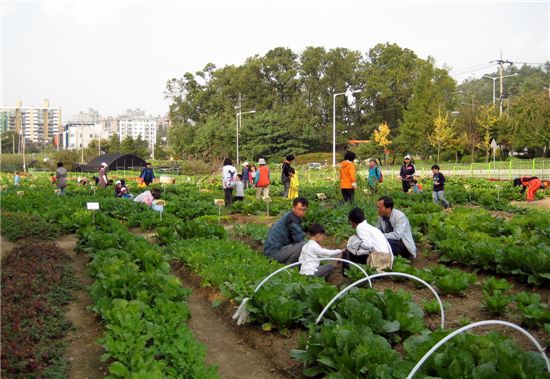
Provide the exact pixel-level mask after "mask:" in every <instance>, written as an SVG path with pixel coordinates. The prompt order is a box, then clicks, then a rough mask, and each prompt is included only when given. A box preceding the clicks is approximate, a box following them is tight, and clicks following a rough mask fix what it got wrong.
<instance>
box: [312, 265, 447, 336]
mask: <svg viewBox="0 0 550 379" xmlns="http://www.w3.org/2000/svg"><path fill="white" fill-rule="evenodd" d="M384 276H402V277H405V278H409V279H413V280H416V281H418V282H420V283H422V284H424V285H425V286H426V287H428V289H429V290H430V291H432V293H433V294H434V296H435V298H436V299H437V302H438V303H439V309H440V310H441V329H444V328H445V310H444V308H443V303H442V302H441V299H440V298H439V295H438V294H437V292H436V291H435V290H434V289H433V287H432V286H430V285H429V284H428V283H426V282H425V281H424V280H422V279H420V278H418V277H416V276H414V275H410V274H405V273H402V272H381V273H379V274H374V275H372V276H370V277H367V278H362V279H359V280H358V281H356V282H353V283H351V284H350V285H349V286H347V287H346V288H344V289H343V290H341V291H340V292H338V293H337V294H336V296H334V297H333V298H332V299H331V300H330V301H329V303H328V304H327V305H326V307H325V308H324V309H323V311H322V312H321V313H320V314H319V316H318V317H317V319H316V320H315V324H318V323H319V321H321V319H322V318H323V316H324V314H325V313H326V312H327V311H328V309H329V308H330V306H331V305H332V304H333V303H334V302H335V301H336V300H338V299H339V298H340V297H342V296H343V295H344V294H346V292H348V291H349V290H350V289H351V288H353V287H355V286H357V285H359V284H361V283H363V282H365V280H367V279H368V280H369V284H370V286H371V287H372V282H371V281H370V279H376V278H381V277H384Z"/></svg>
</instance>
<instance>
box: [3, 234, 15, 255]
mask: <svg viewBox="0 0 550 379" xmlns="http://www.w3.org/2000/svg"><path fill="white" fill-rule="evenodd" d="M14 247H15V243H14V242H10V241H8V240H7V239H5V238H4V237H2V236H0V260H4V257H6V256H7V255H8V254H9V253H10V252H11V251H12V250H13V248H14Z"/></svg>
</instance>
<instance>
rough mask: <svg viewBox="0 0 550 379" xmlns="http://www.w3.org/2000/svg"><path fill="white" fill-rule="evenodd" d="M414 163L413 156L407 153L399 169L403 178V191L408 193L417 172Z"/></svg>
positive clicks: (400, 177) (400, 176)
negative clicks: (412, 161)
mask: <svg viewBox="0 0 550 379" xmlns="http://www.w3.org/2000/svg"><path fill="white" fill-rule="evenodd" d="M415 171H416V170H415V168H414V165H413V164H412V163H411V156H410V155H405V158H404V160H403V165H402V166H401V170H400V171H399V179H401V185H402V187H403V192H405V193H408V192H409V189H410V188H411V183H412V181H413V179H414V178H413V175H414V173H415Z"/></svg>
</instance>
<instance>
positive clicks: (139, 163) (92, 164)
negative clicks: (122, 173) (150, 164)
mask: <svg viewBox="0 0 550 379" xmlns="http://www.w3.org/2000/svg"><path fill="white" fill-rule="evenodd" d="M103 162H105V163H107V166H109V171H115V170H141V169H142V168H143V167H145V165H146V164H147V162H145V161H144V160H143V159H141V158H140V157H138V156H137V155H134V154H103V155H99V156H97V157H95V158H94V159H92V160H91V161H89V162H88V164H85V165H82V171H85V172H98V171H99V167H100V165H101V163H103Z"/></svg>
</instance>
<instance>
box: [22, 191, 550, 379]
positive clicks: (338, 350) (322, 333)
mask: <svg viewBox="0 0 550 379" xmlns="http://www.w3.org/2000/svg"><path fill="white" fill-rule="evenodd" d="M188 190H189V188H175V189H173V190H168V191H167V192H168V193H167V194H166V195H167V196H166V197H167V198H168V199H169V204H172V206H173V207H174V210H182V208H183V210H182V212H187V213H188V215H182V214H181V213H180V214H179V215H178V216H176V215H175V213H176V212H175V211H174V212H171V211H170V208H169V207H167V211H168V214H167V215H166V216H165V217H164V218H163V220H160V218H158V215H156V214H153V213H151V212H150V211H149V210H148V209H145V208H142V207H139V206H137V205H136V204H133V203H131V202H124V201H123V200H120V199H108V198H104V199H102V201H101V203H102V209H103V210H102V212H103V214H104V215H108V216H112V217H115V218H117V219H124V220H125V222H126V223H127V224H128V225H136V226H137V225H139V226H142V227H144V228H154V227H156V228H157V231H158V234H159V238H160V239H161V240H162V241H163V242H164V243H165V244H167V245H168V246H167V251H168V252H169V253H170V254H171V255H173V256H174V257H176V258H178V259H180V260H182V261H183V262H185V263H186V264H188V265H190V267H192V268H193V269H194V270H195V271H196V272H197V273H198V274H199V275H201V277H202V278H203V279H204V281H205V282H206V283H210V284H211V285H215V286H217V287H218V288H220V290H221V291H222V293H223V294H224V295H226V297H228V298H234V299H236V300H237V301H240V300H241V299H242V298H243V297H245V296H250V295H251V294H252V290H253V288H254V286H255V285H256V284H257V283H258V282H259V281H260V280H261V279H263V278H264V277H265V276H266V275H268V274H269V273H271V272H272V271H273V270H275V269H276V268H278V267H280V265H278V264H275V263H273V262H270V261H268V260H266V259H265V258H264V257H262V256H260V255H258V254H257V253H256V252H255V251H253V250H251V249H250V248H248V247H246V246H244V245H242V244H240V243H237V242H234V241H229V240H227V239H226V236H225V232H224V231H223V229H222V228H220V227H217V226H215V225H211V224H210V223H208V222H206V221H205V219H208V218H213V217H215V215H216V212H217V209H216V208H215V207H213V206H212V205H211V204H212V202H211V198H212V197H211V195H210V196H209V195H208V194H188V193H189V191H188ZM172 196H173V198H171V197H172ZM36 197H37V198H38V197H39V196H38V195H36ZM11 200H14V201H16V199H15V198H13V199H11ZM26 200H27V201H26V202H25V203H26V204H27V205H28V204H29V203H31V201H28V200H29V198H27V199H26ZM35 200H37V199H35ZM40 200H42V202H43V201H44V200H45V198H44V197H42V199H40ZM63 201H64V203H65V204H64V206H63V207H61V208H64V212H61V213H65V214H66V215H68V216H69V217H68V219H64V218H63V217H61V218H59V217H60V216H62V214H61V213H59V214H56V215H49V216H50V217H52V216H53V219H57V220H61V224H62V226H63V227H64V228H69V229H70V228H71V225H72V226H73V227H74V225H76V226H78V225H80V223H79V222H78V221H79V220H80V221H86V222H83V223H82V224H84V225H85V224H90V223H91V221H90V216H89V214H86V212H84V213H81V212H80V211H78V210H77V209H80V208H81V207H82V205H83V204H82V199H77V198H72V199H71V198H70V197H66V198H65V199H63ZM37 202H40V201H37ZM69 202H75V204H76V203H78V207H75V209H74V210H75V212H74V213H73V214H72V215H71V212H70V207H69V208H67V207H66V206H65V205H67V203H69ZM201 203H202V204H203V205H204V208H205V209H206V211H204V210H202V211H200V212H195V213H194V214H192V215H191V214H190V213H191V212H192V211H191V210H192V209H196V208H194V206H195V205H197V204H201ZM207 203H209V204H207ZM20 205H21V208H28V207H27V206H26V205H23V204H20ZM260 205H261V204H259V205H258V208H260ZM285 205H286V206H287V207H288V203H286V204H285ZM314 207H319V208H323V209H324V212H319V214H325V213H329V211H330V205H329V204H315V203H314V204H313V205H312V208H314ZM30 208H31V209H32V206H31V207H30ZM341 208H342V207H341ZM190 209H191V210H190ZM339 210H340V211H341V209H339ZM199 213H201V214H199ZM312 213H313V214H314V212H312ZM433 213H434V214H435V213H436V212H433ZM43 216H47V215H45V214H43ZM98 216H99V215H98ZM197 216H199V217H200V218H202V220H201V219H198V220H197V219H193V218H196V217H197ZM434 217H435V216H434ZM182 218H183V219H182ZM100 221H101V222H100ZM107 221H108V222H107ZM96 223H97V225H89V226H88V227H85V228H82V229H81V233H83V234H82V236H83V239H82V244H81V245H82V246H81V247H82V248H85V249H88V250H89V251H90V252H92V251H96V253H100V255H99V256H102V258H99V260H98V261H97V265H98V266H99V267H102V266H103V265H105V267H106V268H107V271H108V272H111V271H112V272H113V276H112V277H110V280H112V281H113V283H109V282H106V283H103V284H102V285H98V288H95V289H94V290H93V291H92V293H94V292H95V294H94V299H97V300H98V301H97V302H96V305H95V307H96V309H97V310H98V311H100V312H101V310H102V309H103V310H105V311H106V313H105V314H106V315H105V316H103V317H104V318H109V319H112V320H115V321H114V322H115V324H114V325H115V326H118V327H117V328H114V329H116V333H117V334H119V335H121V336H124V338H123V339H121V340H119V342H120V341H125V340H127V339H128V338H129V335H128V334H127V333H129V331H128V330H125V329H124V328H122V327H120V325H116V322H118V320H120V319H124V318H125V317H124V316H123V315H126V314H128V313H131V314H133V315H135V317H133V318H132V317H128V318H129V320H128V322H129V323H132V322H136V325H134V326H133V327H132V330H133V329H137V330H146V329H147V325H148V324H147V322H145V323H144V324H145V326H140V325H141V324H140V323H139V320H142V319H143V318H146V317H147V315H148V314H149V315H151V314H154V313H152V312H153V311H151V310H150V309H152V304H151V301H153V302H154V307H153V308H155V309H156V307H157V302H156V300H154V296H151V295H150V293H149V292H148V291H147V290H145V291H144V290H143V288H144V287H145V288H148V287H147V286H149V285H153V283H150V282H148V281H147V280H146V279H144V280H143V281H135V283H136V285H135V286H134V287H135V288H136V289H137V290H136V291H134V290H132V289H131V288H128V287H126V286H125V283H134V282H133V281H132V280H131V279H132V278H135V277H136V273H135V272H136V271H138V272H139V271H143V269H144V268H147V267H149V268H151V267H155V266H156V265H155V264H154V263H152V262H156V261H157V260H155V259H154V258H153V259H152V261H150V260H149V259H143V257H142V258H138V257H134V256H133V255H130V256H127V254H129V253H128V252H127V251H128V250H129V249H130V250H132V254H133V251H134V250H136V249H135V246H134V245H133V244H128V243H127V242H125V241H113V240H109V238H108V237H109V236H110V238H112V236H113V233H116V234H117V235H118V234H119V233H120V234H121V235H123V234H124V230H123V229H124V228H123V227H121V226H120V225H119V224H118V223H116V222H114V223H113V221H112V219H111V218H105V219H104V220H101V217H98V218H97V220H96ZM104 223H105V224H106V225H107V226H105V228H106V230H105V231H103V232H102V231H101V230H98V229H101V228H103V227H104V226H103V224H104ZM100 224H101V226H100V227H99V226H98V225H100ZM111 228H112V229H111ZM98 232H102V233H104V234H101V233H98ZM84 233H87V234H84ZM196 237H201V239H196ZM104 240H106V241H110V242H106V243H105V244H104V245H102V243H103V241H104ZM108 249H114V250H111V251H109V252H108V253H107V252H105V253H104V254H101V252H102V251H108ZM137 250H138V251H139V249H137ZM153 250H154V249H153ZM96 253H94V255H95V254H96ZM159 254H160V255H159V257H161V256H162V254H161V253H160V252H159ZM144 256H145V255H144ZM113 257H114V258H113ZM111 258H113V259H114V261H113V262H111ZM94 261H95V258H94ZM160 261H162V259H160ZM129 262H133V263H135V264H136V265H137V268H136V270H130V271H128V272H127V273H125V272H124V271H120V272H119V271H118V270H119V269H120V270H122V267H123V266H128V264H129ZM136 262H138V263H136ZM140 262H141V263H140ZM111 263H112V266H111ZM162 263H166V261H164V262H162ZM94 265H95V264H94V263H93V264H92V267H94ZM159 267H160V268H159V271H160V274H162V275H165V274H166V273H165V271H166V269H167V266H166V265H163V264H160V266H159ZM110 270H111V271H110ZM124 270H127V269H126V268H125V269H124ZM432 271H433V270H432ZM98 272H99V271H98ZM144 272H145V273H146V274H147V273H148V272H147V271H146V270H144ZM126 274H127V275H128V276H127V277H126V276H123V275H126ZM160 274H159V275H160ZM162 275H160V276H159V277H162ZM121 277H122V278H124V279H123V280H120V278H121ZM146 277H147V275H146ZM150 277H151V278H157V275H152V276H150ZM117 280H119V281H118V282H117ZM160 282H161V283H164V284H163V285H161V287H164V286H166V287H167V289H168V293H169V295H168V297H169V301H174V300H177V299H180V297H179V296H183V295H182V294H178V293H177V291H170V286H169V285H166V281H165V282H162V280H160ZM130 287H132V286H130ZM121 288H122V289H121ZM109 291H111V292H112V291H114V295H116V296H119V295H121V296H123V297H122V298H116V299H118V300H109V296H108V295H106V293H108V292H109ZM120 291H122V293H121V292H120ZM130 293H134V294H136V293H137V294H138V295H136V297H132V296H130V295H129V294H130ZM335 293H336V288H335V287H333V286H330V285H328V284H325V283H323V282H321V281H318V280H312V279H311V278H304V277H301V276H299V275H298V274H297V273H295V272H292V273H290V274H289V275H282V276H280V277H278V278H277V279H274V280H273V281H272V282H270V284H269V285H266V286H264V288H263V289H262V290H261V292H259V293H258V294H256V295H255V296H253V297H252V301H251V302H250V306H249V311H250V312H251V314H252V316H253V318H252V319H253V320H255V321H256V322H259V323H261V324H262V325H263V326H264V329H269V328H273V327H275V328H278V329H279V330H283V331H284V330H285V329H286V328H289V327H292V326H293V325H295V324H301V325H303V326H305V327H307V328H308V330H309V336H308V340H307V341H309V342H304V346H303V349H301V350H297V351H295V352H294V353H293V354H294V356H295V357H296V358H298V359H301V360H302V361H304V362H305V363H306V364H307V369H306V370H305V371H304V373H305V374H306V375H308V376H315V375H318V374H321V373H326V374H330V375H331V377H359V376H361V377H364V376H368V377H403V376H404V375H403V374H404V373H405V374H406V373H407V372H408V371H407V370H410V368H411V367H412V366H413V365H414V363H415V362H416V361H417V360H418V359H419V358H420V356H421V355H422V354H423V352H425V351H427V350H428V348H429V347H431V346H432V345H433V344H434V343H435V341H437V340H439V339H440V338H441V337H442V336H443V335H444V334H445V333H447V332H443V331H439V332H434V333H432V332H429V331H428V330H426V329H425V327H424V324H423V312H422V309H421V308H420V307H418V306H417V305H416V304H415V303H413V302H411V301H410V294H408V293H405V292H399V293H397V294H395V293H392V292H386V293H384V294H382V295H379V294H376V293H375V292H373V291H372V290H363V289H361V290H356V291H353V292H352V293H351V294H350V295H348V296H347V297H346V298H345V299H344V300H342V301H341V303H340V304H339V305H337V307H336V308H335V309H333V310H332V311H331V312H329V314H328V317H327V318H326V319H325V320H324V321H323V323H322V324H321V325H320V326H315V325H314V324H313V319H314V317H316V316H317V315H318V313H319V312H320V310H321V309H322V307H323V306H324V304H326V303H327V302H328V300H329V299H330V298H332V296H333V295H334V294H335ZM124 296H127V297H130V298H129V299H128V298H124ZM171 296H173V297H171ZM380 296H381V297H380ZM378 299H381V300H380V301H379V300H378ZM119 300H120V301H119ZM353 300H355V302H353ZM176 302H177V301H176ZM404 304H406V306H405V305H404ZM365 307H366V308H365ZM113 309H114V311H113V312H111V313H110V314H108V313H109V311H111V310H113ZM180 311H181V310H180ZM167 312H168V313H169V311H167ZM160 315H161V316H160V317H161V318H162V317H164V316H162V315H164V314H163V313H160ZM156 317H159V316H156ZM136 320H138V321H136ZM378 321H380V324H378V323H377V322H378ZM113 338H114V337H113ZM155 338H156V339H155ZM159 338H160V336H158V335H155V334H154V333H153V332H151V334H148V335H147V338H145V340H143V339H141V340H140V342H136V343H137V345H136V346H140V347H141V348H144V347H145V348H147V347H150V346H152V345H151V344H154V343H155V342H157V340H158V339H159ZM472 338H475V339H476V344H475V346H470V344H469V341H470V340H468V339H472ZM478 339H479V340H478ZM113 341H116V340H113ZM130 341H133V340H132V339H130ZM312 341H317V343H312ZM107 342H109V343H110V342H111V340H108V339H105V340H104V344H105V345H107ZM470 342H471V341H470ZM140 344H141V345H140ZM110 345H111V347H109V348H107V351H108V354H110V357H111V358H113V357H115V355H113V352H115V351H118V350H117V349H122V350H124V349H126V347H125V345H124V343H123V342H121V343H119V344H117V343H114V342H113V343H110ZM373 345H374V346H376V347H377V349H372V348H371V346H373ZM445 346H447V347H446V348H444V350H442V351H441V352H440V353H438V354H439V355H436V357H435V358H433V359H431V360H430V361H429V362H428V363H427V365H426V368H425V370H424V373H425V375H435V376H445V377H462V376H463V375H459V373H462V374H464V373H465V372H469V373H478V374H484V375H490V374H491V375H498V374H503V373H504V374H506V375H509V374H511V375H515V374H516V373H521V375H533V376H534V377H543V376H541V375H544V374H542V372H543V366H544V365H543V362H542V361H541V360H540V357H538V356H537V355H536V354H531V353H521V352H520V351H519V350H518V349H517V347H515V346H514V345H513V343H512V342H511V341H510V340H508V339H506V338H504V337H502V336H498V335H489V336H464V337H460V338H458V339H457V340H456V342H453V343H449V344H448V345H445ZM395 348H398V350H401V351H404V353H403V355H401V354H399V353H397V352H396V351H395ZM151 350H154V351H155V355H153V359H154V360H155V361H157V360H159V361H162V360H163V359H164V358H166V357H169V354H166V353H165V352H164V351H162V352H161V353H159V354H156V353H158V352H159V350H155V349H151ZM474 350H475V351H474ZM125 352H126V353H127V351H126V350H125V351H123V352H119V353H118V354H119V355H117V356H116V358H115V359H116V360H117V361H116V362H114V363H113V364H112V365H111V368H112V371H113V373H115V374H118V375H121V376H124V375H126V374H127V371H126V370H134V369H135V368H138V369H139V370H141V369H142V368H143V367H146V366H145V365H144V363H143V361H141V360H139V359H137V360H136V362H132V359H136V358H133V355H131V356H130V355H129V354H127V356H126V357H125V356H124V354H125ZM149 353H151V352H149ZM396 354H397V355H396ZM442 354H443V355H442ZM144 355H145V356H148V355H147V354H144ZM119 356H120V358H119ZM140 356H143V355H140ZM511 357H513V360H511V359H512V358H511ZM133 363H135V364H136V365H138V366H133V365H132V364H133ZM509 363H510V364H509ZM161 366H162V363H160V366H156V365H154V364H153V365H152V366H147V370H151V369H153V370H163V369H171V368H172V367H173V366H172V365H171V364H167V365H166V366H162V367H161ZM446 370H447V371H446ZM448 370H450V371H448ZM514 370H515V371H514ZM128 372H129V371H128ZM132 372H134V371H132ZM135 372H139V371H135Z"/></svg>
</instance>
